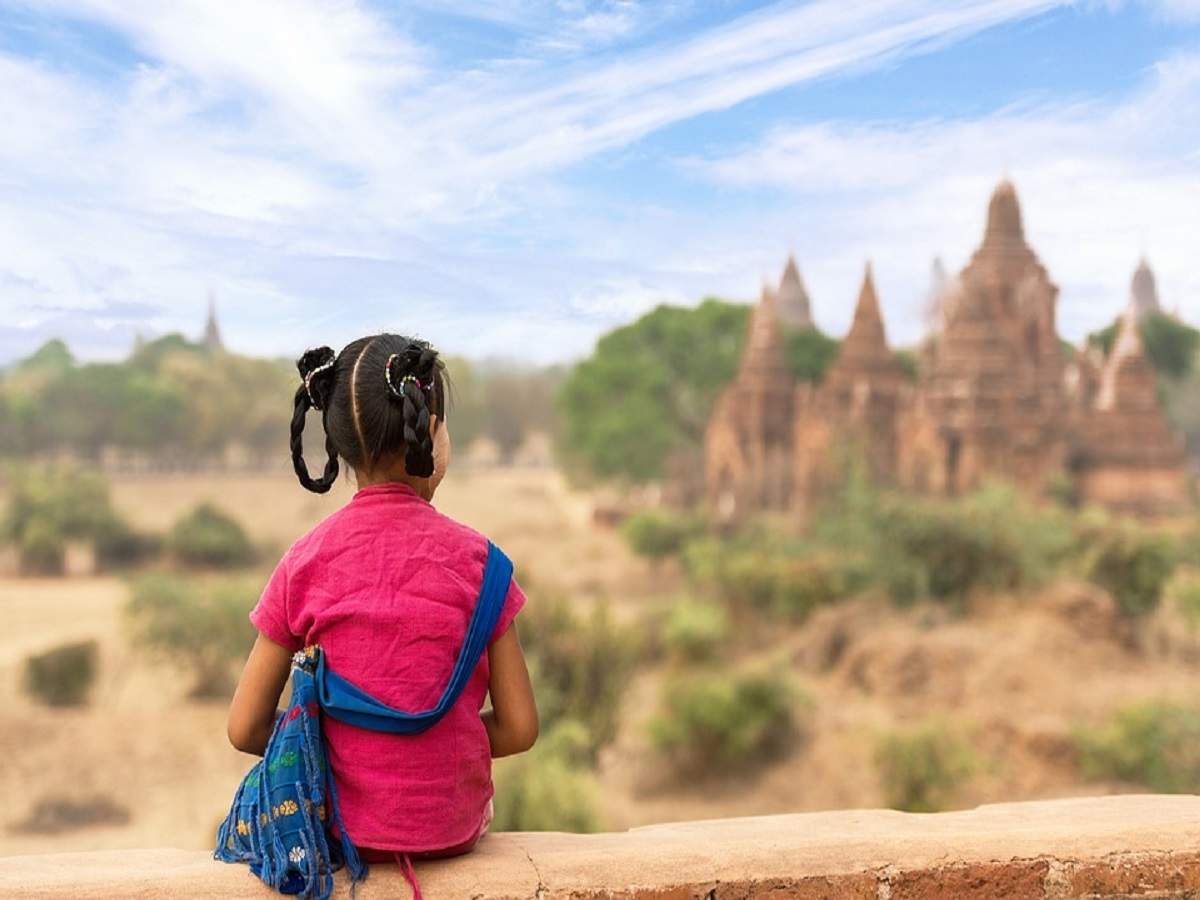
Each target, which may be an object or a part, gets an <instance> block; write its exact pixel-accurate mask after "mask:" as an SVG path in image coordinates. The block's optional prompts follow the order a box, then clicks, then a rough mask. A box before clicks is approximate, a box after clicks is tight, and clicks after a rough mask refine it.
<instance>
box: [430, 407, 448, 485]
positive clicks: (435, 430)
mask: <svg viewBox="0 0 1200 900" xmlns="http://www.w3.org/2000/svg"><path fill="white" fill-rule="evenodd" d="M429 434H430V436H431V437H432V438H433V474H432V475H430V476H429V486H430V493H431V494H432V492H433V491H434V490H437V486H438V485H439V484H440V483H441V481H442V478H444V477H445V475H446V469H448V468H449V467H450V429H449V428H448V427H447V426H446V423H445V421H443V420H442V419H441V417H439V416H430V417H429Z"/></svg>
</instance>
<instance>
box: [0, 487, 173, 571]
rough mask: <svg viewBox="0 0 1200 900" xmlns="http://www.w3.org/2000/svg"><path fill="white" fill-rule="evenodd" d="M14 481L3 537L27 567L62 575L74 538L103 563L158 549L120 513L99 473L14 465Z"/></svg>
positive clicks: (124, 560) (0, 522) (134, 558)
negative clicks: (88, 545) (90, 548)
mask: <svg viewBox="0 0 1200 900" xmlns="http://www.w3.org/2000/svg"><path fill="white" fill-rule="evenodd" d="M10 482H11V484H12V486H13V487H12V490H11V492H10V494H9V499H8V506H7V509H6V510H5V514H4V517H3V519H2V520H0V537H3V538H5V539H7V540H9V541H12V542H13V543H14V544H15V545H16V547H17V551H18V554H19V557H20V564H21V570H22V571H24V572H30V573H36V574H43V575H50V574H61V573H62V571H63V567H64V562H65V558H66V542H67V541H69V540H72V539H76V540H90V541H92V543H93V545H94V547H95V550H96V558H97V562H98V563H100V564H101V565H105V564H108V565H118V564H125V563H127V562H129V563H131V562H134V561H139V560H141V559H143V558H145V556H146V555H149V554H150V553H153V552H155V550H156V549H157V548H156V546H155V545H154V542H153V539H152V538H149V537H147V536H145V535H138V534H136V533H135V532H134V531H133V530H132V529H131V528H130V527H129V526H128V525H127V524H126V523H125V522H124V521H123V520H121V518H120V517H119V516H118V515H117V514H116V511H115V510H114V509H113V507H112V503H111V501H110V498H109V492H108V484H107V482H105V480H104V478H103V477H102V476H101V475H100V474H98V473H96V472H92V471H89V470H86V469H79V468H75V467H71V466H26V467H23V468H19V469H15V470H14V471H13V472H12V473H11V475H10ZM135 545H136V552H135Z"/></svg>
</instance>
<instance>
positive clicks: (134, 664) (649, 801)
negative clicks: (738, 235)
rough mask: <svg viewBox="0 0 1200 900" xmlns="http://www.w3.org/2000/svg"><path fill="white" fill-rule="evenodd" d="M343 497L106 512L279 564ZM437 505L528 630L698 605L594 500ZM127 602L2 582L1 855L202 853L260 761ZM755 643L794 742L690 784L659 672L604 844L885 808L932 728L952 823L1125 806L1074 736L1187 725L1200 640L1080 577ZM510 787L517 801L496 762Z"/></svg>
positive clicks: (93, 580) (758, 634)
mask: <svg viewBox="0 0 1200 900" xmlns="http://www.w3.org/2000/svg"><path fill="white" fill-rule="evenodd" d="M350 493H351V487H350V485H349V483H348V482H346V481H345V480H343V481H342V482H341V483H339V485H338V486H337V487H336V488H335V489H334V490H333V491H332V492H331V493H330V494H329V495H327V496H324V497H316V496H313V495H310V494H307V493H306V492H304V491H303V490H301V489H300V488H299V487H297V486H296V485H295V483H294V481H293V480H292V479H291V478H290V477H289V475H288V474H287V473H284V472H280V473H278V474H262V475H230V474H213V475H186V476H184V475H180V476H158V477H138V478H134V477H124V478H120V477H119V478H115V479H113V480H112V495H113V500H114V505H115V506H116V508H117V509H118V511H119V512H120V513H121V514H123V515H124V516H126V517H127V518H128V519H129V520H130V521H131V522H133V523H134V524H135V525H137V526H139V527H142V528H146V529H162V528H165V527H166V526H167V525H169V524H170V523H171V522H172V521H174V520H175V519H176V518H177V517H178V516H179V515H180V514H181V513H183V512H184V511H185V510H186V509H188V508H190V507H192V506H194V505H195V504H196V503H198V502H200V501H202V500H209V501H212V502H213V503H216V504H218V505H219V506H220V507H221V508H222V509H225V510H227V511H229V512H230V513H232V514H233V515H234V516H235V517H236V518H237V519H238V520H239V521H240V522H241V523H242V524H243V525H244V526H245V527H246V529H247V530H248V531H249V533H250V534H251V536H252V537H253V538H254V540H255V541H256V542H258V543H260V544H263V545H268V546H271V547H274V548H275V549H274V552H273V554H268V555H267V556H265V557H264V559H267V558H272V559H273V557H274V555H277V553H278V552H279V551H281V550H282V548H283V547H285V546H286V544H287V543H288V542H289V541H290V540H291V539H293V538H294V537H295V536H298V535H299V534H300V533H302V532H303V531H304V530H305V529H306V528H308V527H309V526H310V525H311V524H313V523H315V522H316V521H317V520H318V519H319V518H320V517H322V516H323V515H325V514H326V513H327V512H329V511H331V510H332V509H334V508H336V506H337V505H338V504H341V503H343V502H345V501H346V500H347V499H348V498H349V496H350ZM436 502H437V505H438V506H439V507H440V508H441V509H443V510H444V511H445V512H447V513H448V514H450V515H452V516H455V517H456V518H459V519H461V520H463V521H466V522H468V523H470V524H472V525H474V526H475V527H477V528H479V529H480V530H482V531H484V532H485V533H487V534H488V535H489V536H490V537H491V538H493V539H494V540H495V541H496V542H497V543H499V544H501V545H502V546H504V547H505V548H506V549H507V550H508V552H509V553H510V554H511V555H512V557H513V558H514V559H515V560H516V561H517V565H518V572H519V577H520V578H521V579H522V580H523V581H524V582H525V584H526V586H527V589H528V592H529V594H530V598H531V611H532V608H533V607H534V606H535V605H536V604H538V603H539V600H540V598H543V597H548V596H555V597H563V598H567V600H568V602H569V603H570V604H572V605H576V606H578V607H579V608H580V609H586V608H588V607H591V606H594V605H596V604H598V603H607V604H608V605H609V606H610V607H611V609H612V610H613V611H614V613H615V615H614V618H615V619H616V620H617V621H618V622H620V623H621V624H623V625H625V626H628V627H629V628H630V629H632V630H633V631H636V632H640V633H642V634H643V635H645V636H647V637H650V638H653V637H654V636H655V633H656V630H657V629H658V627H659V626H658V625H657V624H656V623H659V622H661V615H662V613H663V611H664V610H665V609H666V608H667V607H668V606H669V605H670V604H671V603H672V602H674V601H676V600H677V599H678V598H679V597H681V596H683V595H685V594H686V593H687V592H688V591H689V589H690V588H689V583H688V581H687V579H686V578H685V577H684V576H683V574H682V573H681V571H680V570H679V569H678V568H677V565H676V563H675V561H674V560H663V561H661V562H658V563H652V562H648V561H646V560H645V559H643V558H640V557H638V556H635V555H634V554H633V553H632V552H631V550H630V549H629V548H628V546H627V544H626V542H625V541H624V540H623V539H622V536H621V534H620V533H619V532H618V531H616V530H614V529H612V528H608V527H604V526H600V525H596V524H594V516H593V508H594V506H595V502H594V498H593V497H591V496H590V495H589V494H587V493H584V492H578V491H574V490H571V489H569V488H568V487H567V485H566V483H565V481H564V480H563V478H562V476H561V475H560V474H558V473H557V472H556V471H555V470H553V469H549V468H537V467H528V468H477V469H473V470H468V469H465V468H464V469H462V470H459V471H454V472H452V474H451V475H450V477H449V478H448V479H447V481H446V482H445V484H444V485H443V487H442V489H441V491H440V492H439V494H438V497H437V501H436ZM263 566H264V570H263V577H264V578H265V575H266V571H268V570H269V565H268V564H267V563H266V562H264V563H263ZM127 595H128V588H127V585H126V582H125V581H124V580H123V579H122V578H120V577H116V576H113V577H110V576H66V577H47V578H17V577H14V576H12V575H8V576H6V577H4V578H3V580H0V605H2V606H3V608H4V610H5V612H6V614H7V619H8V622H9V627H8V630H7V633H6V636H5V640H4V641H3V643H2V644H0V700H2V707H0V708H2V709H3V712H2V713H0V753H2V754H3V758H4V759H5V761H6V764H5V766H3V768H2V769H0V790H3V791H4V792H5V794H6V795H7V796H9V797H10V798H15V799H14V802H12V803H10V804H9V805H8V806H7V807H6V811H5V816H4V819H5V820H4V822H3V823H2V825H0V853H3V854H21V853H30V852H52V851H58V850H67V849H86V848H117V847H149V846H178V847H185V848H202V847H206V846H209V845H210V843H211V841H212V834H213V830H214V828H215V826H216V824H217V822H218V820H219V819H220V817H221V816H222V815H223V813H224V811H225V809H226V805H227V803H228V800H229V797H230V796H231V794H232V791H233V789H234V787H235V786H236V784H237V781H238V779H239V777H240V776H241V774H242V773H243V772H244V770H245V769H246V768H247V767H248V766H249V764H250V762H251V760H250V758H249V757H246V756H244V755H242V754H239V753H237V752H236V751H234V750H233V749H232V748H231V747H230V746H229V745H228V743H227V741H226V739H225V734H224V719H225V707H224V704H223V703H221V702H220V701H198V700H195V699H191V698H189V697H188V691H187V684H186V680H185V679H184V678H182V677H181V673H180V671H179V669H178V668H177V667H175V666H173V665H172V664H171V663H170V661H169V660H165V659H164V660H158V659H153V658H150V657H147V656H146V655H145V654H144V653H142V652H139V651H138V650H137V649H135V648H134V647H133V646H131V642H130V640H129V634H128V628H127V624H126V622H125V619H124V615H123V609H124V605H125V602H126V600H127ZM740 627H742V626H739V625H738V624H736V623H735V625H734V630H735V632H737V631H738V629H739V628H740ZM744 627H745V629H746V631H745V633H740V634H739V633H735V634H734V635H733V639H732V640H733V644H732V647H733V649H731V651H730V654H729V656H728V658H727V663H726V669H725V671H726V672H729V673H731V672H735V671H738V670H739V669H756V670H760V671H761V670H763V669H764V667H765V668H766V670H767V671H768V672H770V673H772V674H774V675H778V676H779V677H780V678H788V679H794V680H795V682H796V683H798V684H799V685H801V686H802V688H803V692H804V697H805V698H807V699H804V700H803V701H800V700H797V702H798V703H799V702H803V703H804V705H805V710H804V711H803V715H801V716H799V717H798V721H800V722H801V723H802V725H801V726H800V727H798V728H797V729H796V731H795V733H794V734H792V735H791V737H790V738H789V742H788V745H787V746H786V747H785V748H783V750H782V752H780V753H778V754H777V755H776V756H775V757H773V760H772V761H771V762H769V763H767V764H765V765H763V766H761V767H759V768H756V769H754V770H753V771H750V772H741V771H734V770H730V771H728V772H723V771H719V770H718V771H713V772H709V773H708V774H706V775H705V776H704V777H703V778H700V779H696V780H690V781H688V782H687V783H686V784H683V783H681V782H680V781H679V780H678V779H675V778H673V777H672V772H671V768H670V766H669V765H668V764H666V763H664V762H662V761H660V760H659V758H658V757H657V756H656V755H655V754H654V752H653V748H652V747H651V746H650V742H649V741H648V738H647V719H648V718H649V717H650V715H651V714H652V713H653V712H654V711H655V709H656V706H657V697H658V692H659V688H660V686H661V684H662V683H663V681H664V679H665V678H666V677H668V674H669V673H670V672H671V670H672V666H673V665H674V663H673V662H672V661H671V660H670V659H669V658H664V657H662V656H661V655H658V656H656V655H654V654H647V655H646V661H645V662H644V664H643V665H641V666H640V667H639V668H638V670H637V673H636V674H635V676H634V677H633V680H632V681H631V683H630V684H629V686H628V688H627V690H626V691H625V693H624V695H623V699H622V701H621V705H620V714H619V717H618V721H619V726H618V732H617V734H616V737H615V739H614V740H613V741H612V742H611V743H609V744H608V745H607V746H605V747H603V748H602V749H601V750H600V752H599V756H598V759H597V763H596V771H595V777H596V780H597V783H598V788H599V789H598V791H597V792H596V796H597V797H598V798H599V815H600V822H601V823H602V824H603V826H604V827H605V828H609V829H621V828H626V827H630V826H634V825H640V824H645V823H650V822H659V821H670V820H678V819H701V818H711V817H718V816H734V815H746V814H754V813H775V812H785V811H798V810H816V809H833V808H847V807H866V806H881V805H886V799H885V794H884V790H883V788H882V787H881V784H880V776H879V767H878V765H877V760H876V753H877V749H876V748H877V746H878V744H879V738H880V735H883V734H886V733H889V732H891V731H893V730H895V729H898V728H900V729H902V728H906V727H909V726H919V725H922V724H923V723H928V722H937V723H939V727H945V728H947V729H949V730H950V731H952V732H953V733H955V734H957V735H959V736H960V738H961V742H962V744H963V746H964V747H967V748H969V753H970V757H971V764H970V765H969V767H968V768H967V770H966V771H965V773H964V777H962V778H960V779H959V783H958V784H957V786H956V787H955V790H954V793H953V798H952V800H951V801H950V802H949V805H952V806H971V805H974V804H976V803H980V802H985V801H995V800H1016V799H1027V798H1046V797H1058V796H1068V795H1075V794H1083V793H1089V794H1095V793H1101V792H1106V791H1120V790H1133V789H1137V786H1136V785H1132V784H1128V785H1127V784H1122V783H1121V782H1119V781H1101V782H1096V781H1086V780H1085V779H1084V777H1083V775H1082V774H1081V770H1080V767H1079V764H1078V760H1077V753H1076V749H1075V744H1074V743H1073V741H1072V734H1073V729H1075V728H1076V727H1078V726H1080V725H1088V724H1098V723H1101V722H1102V721H1104V720H1105V719H1106V717H1107V716H1108V715H1109V714H1110V713H1112V712H1113V711H1114V710H1116V709H1119V708H1122V707H1125V706H1128V705H1130V704H1133V703H1137V702H1142V701H1154V702H1159V701H1167V702H1172V701H1173V702H1178V703H1180V704H1185V705H1186V704H1188V703H1189V701H1190V700H1191V699H1192V698H1194V697H1195V696H1196V695H1197V691H1198V690H1200V639H1195V640H1193V638H1192V636H1191V633H1190V631H1189V630H1188V628H1187V627H1186V625H1185V623H1184V622H1182V621H1181V620H1180V618H1179V616H1178V614H1177V612H1176V611H1174V610H1173V609H1172V608H1171V606H1170V604H1167V603H1164V604H1163V606H1162V607H1161V608H1160V609H1158V610H1157V611H1156V612H1155V613H1154V615H1153V616H1152V617H1150V618H1149V619H1147V620H1145V621H1142V622H1139V623H1138V624H1137V625H1136V626H1135V625H1132V624H1130V623H1129V622H1128V621H1127V620H1126V619H1125V618H1124V617H1122V616H1121V615H1120V614H1119V613H1118V610H1117V608H1116V606H1115V605H1114V603H1113V601H1112V599H1111V598H1110V597H1109V596H1108V595H1107V594H1106V593H1105V592H1104V591H1103V590H1101V589H1099V588H1097V587H1095V586H1092V585H1090V584H1087V583H1085V582H1082V581H1075V580H1069V579H1066V580H1063V579H1060V580H1056V581H1053V582H1051V583H1050V584H1048V585H1047V586H1046V587H1044V588H1041V589H1038V590H1035V591H1031V592H1027V593H1026V594H1024V595H1022V596H1018V597H1014V596H1010V595H1006V594H1003V593H995V594H989V593H984V594H979V595H976V596H974V597H973V598H972V599H971V601H970V603H969V605H968V608H967V609H966V610H965V614H964V613H959V612H953V611H950V610H948V609H947V608H946V607H945V606H932V605H930V606H926V605H917V606H913V607H910V608H907V609H899V608H896V607H895V606H893V605H891V604H888V603H886V602H885V601H884V600H882V599H876V598H873V597H872V596H871V595H870V594H869V593H867V594H864V595H863V596H859V597H857V598H855V599H853V600H849V601H846V602H843V603H839V604H836V605H830V606H828V607H825V608H822V609H818V610H817V611H816V612H814V613H813V614H812V615H811V616H809V617H808V618H807V620H806V621H804V622H803V624H797V625H794V626H778V625H771V626H769V627H764V626H763V625H762V624H761V623H760V624H758V625H755V624H754V623H747V624H746V625H745V626H744ZM89 638H94V639H96V640H98V642H99V646H100V665H99V670H98V671H99V674H98V678H97V681H96V685H95V687H94V690H93V693H92V699H91V702H90V704H89V705H87V706H84V707H80V708H71V709H48V708H45V707H42V706H39V705H36V704H35V703H33V702H32V701H31V700H30V699H29V698H28V697H26V696H25V695H24V694H23V693H22V692H21V691H20V689H19V684H20V667H21V664H22V662H23V660H24V659H25V658H26V657H27V656H28V655H30V654H33V653H36V652H39V651H42V650H45V649H47V648H50V647H53V646H55V645H59V644H62V643H64V642H68V641H71V640H81V639H89ZM499 779H500V783H501V790H503V789H504V780H503V779H504V766H503V765H501V766H500V772H499ZM55 797H59V798H61V797H69V798H75V799H81V798H82V799H87V798H93V799H99V800H105V799H106V800H108V801H111V804H112V806H113V808H114V811H112V812H110V813H109V814H108V815H107V816H106V815H104V814H103V810H104V804H103V803H100V804H99V808H100V809H101V813H102V814H101V815H99V817H98V818H99V821H97V822H95V823H94V824H91V825H81V826H79V827H72V828H63V829H61V830H56V828H55V825H56V824H58V825H61V824H62V823H54V822H51V823H50V827H48V828H47V827H41V826H39V824H38V822H37V821H35V819H36V817H34V816H33V814H34V809H35V806H36V805H37V804H38V802H39V801H42V800H45V799H47V798H55ZM45 815H46V813H45V812H44V811H43V813H42V816H43V818H44V817H45ZM31 817H33V818H31ZM51 818H53V817H52V816H51ZM45 824H46V823H45V822H44V821H43V822H42V825H45Z"/></svg>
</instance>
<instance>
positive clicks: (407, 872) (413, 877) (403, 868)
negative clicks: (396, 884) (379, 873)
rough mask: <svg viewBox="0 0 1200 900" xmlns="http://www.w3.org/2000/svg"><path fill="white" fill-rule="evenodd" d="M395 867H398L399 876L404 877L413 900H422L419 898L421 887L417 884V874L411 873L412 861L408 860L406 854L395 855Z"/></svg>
mask: <svg viewBox="0 0 1200 900" xmlns="http://www.w3.org/2000/svg"><path fill="white" fill-rule="evenodd" d="M396 865H397V866H399V867H400V874H401V875H403V876H404V880H405V881H407V882H408V884H409V887H411V888H412V893H413V900H423V898H422V897H421V885H420V884H418V883H417V873H416V872H414V871H413V864H412V859H410V858H409V855H408V854H407V853H397V854H396Z"/></svg>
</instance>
